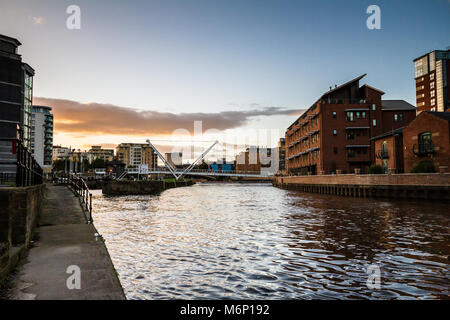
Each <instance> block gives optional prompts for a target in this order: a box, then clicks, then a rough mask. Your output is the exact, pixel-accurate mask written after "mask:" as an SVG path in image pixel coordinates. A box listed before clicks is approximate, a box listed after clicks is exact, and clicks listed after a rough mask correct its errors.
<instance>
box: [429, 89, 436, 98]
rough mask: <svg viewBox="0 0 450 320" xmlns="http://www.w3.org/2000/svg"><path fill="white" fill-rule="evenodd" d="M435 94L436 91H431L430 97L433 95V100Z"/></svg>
mask: <svg viewBox="0 0 450 320" xmlns="http://www.w3.org/2000/svg"><path fill="white" fill-rule="evenodd" d="M434 93H435V91H434V90H431V93H430V95H431V97H432V98H433V97H434Z"/></svg>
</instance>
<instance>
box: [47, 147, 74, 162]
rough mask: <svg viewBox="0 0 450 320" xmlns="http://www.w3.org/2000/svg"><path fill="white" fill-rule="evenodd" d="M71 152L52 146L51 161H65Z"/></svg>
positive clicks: (65, 148)
mask: <svg viewBox="0 0 450 320" xmlns="http://www.w3.org/2000/svg"><path fill="white" fill-rule="evenodd" d="M70 152H71V150H70V149H69V148H67V147H62V146H53V152H52V154H53V156H52V160H53V161H56V160H66V159H68V158H69V154H70Z"/></svg>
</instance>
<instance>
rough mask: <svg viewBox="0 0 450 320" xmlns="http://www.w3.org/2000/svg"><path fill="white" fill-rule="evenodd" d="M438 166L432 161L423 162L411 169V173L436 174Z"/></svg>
mask: <svg viewBox="0 0 450 320" xmlns="http://www.w3.org/2000/svg"><path fill="white" fill-rule="evenodd" d="M435 172H436V166H435V165H434V162H433V161H431V160H423V161H421V162H419V163H417V164H416V165H414V167H413V168H412V169H411V173H435Z"/></svg>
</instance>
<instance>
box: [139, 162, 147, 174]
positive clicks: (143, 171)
mask: <svg viewBox="0 0 450 320" xmlns="http://www.w3.org/2000/svg"><path fill="white" fill-rule="evenodd" d="M139 174H148V164H140V165H139Z"/></svg>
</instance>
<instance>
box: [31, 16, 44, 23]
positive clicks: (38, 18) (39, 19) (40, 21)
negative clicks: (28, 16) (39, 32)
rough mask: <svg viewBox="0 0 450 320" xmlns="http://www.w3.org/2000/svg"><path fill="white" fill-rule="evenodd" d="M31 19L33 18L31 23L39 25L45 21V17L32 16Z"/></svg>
mask: <svg viewBox="0 0 450 320" xmlns="http://www.w3.org/2000/svg"><path fill="white" fill-rule="evenodd" d="M32 19H33V23H34V24H38V25H41V24H44V23H45V18H44V17H32Z"/></svg>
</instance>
